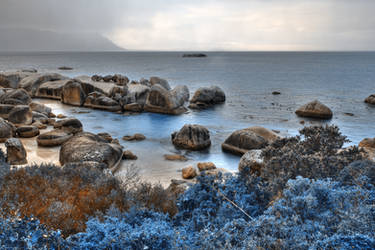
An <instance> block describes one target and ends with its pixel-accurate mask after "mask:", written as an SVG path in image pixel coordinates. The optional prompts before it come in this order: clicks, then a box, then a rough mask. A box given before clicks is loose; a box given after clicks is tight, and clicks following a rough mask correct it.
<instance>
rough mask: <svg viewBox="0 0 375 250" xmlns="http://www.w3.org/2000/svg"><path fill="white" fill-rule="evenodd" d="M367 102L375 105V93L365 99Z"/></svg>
mask: <svg viewBox="0 0 375 250" xmlns="http://www.w3.org/2000/svg"><path fill="white" fill-rule="evenodd" d="M365 103H368V104H372V105H375V95H370V96H369V97H367V98H366V99H365Z"/></svg>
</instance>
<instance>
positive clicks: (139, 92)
mask: <svg viewBox="0 0 375 250" xmlns="http://www.w3.org/2000/svg"><path fill="white" fill-rule="evenodd" d="M150 90H151V89H150V87H148V86H146V85H142V84H139V83H135V84H130V85H129V86H128V91H127V94H126V96H124V97H122V99H121V100H120V103H121V105H122V107H123V108H124V110H125V111H135V112H141V111H143V107H144V105H145V103H146V100H147V97H148V94H149V93H150Z"/></svg>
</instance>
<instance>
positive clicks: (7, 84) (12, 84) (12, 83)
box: [0, 71, 31, 89]
mask: <svg viewBox="0 0 375 250" xmlns="http://www.w3.org/2000/svg"><path fill="white" fill-rule="evenodd" d="M30 75H31V73H29V72H21V71H16V72H14V71H12V72H1V73H0V86H1V87H3V88H13V89H17V88H18V86H19V83H20V81H21V80H22V79H23V78H25V77H28V76H30Z"/></svg>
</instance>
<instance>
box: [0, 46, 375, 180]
mask: <svg viewBox="0 0 375 250" xmlns="http://www.w3.org/2000/svg"><path fill="white" fill-rule="evenodd" d="M183 53H184V52H128V51H126V52H27V53H26V52H22V53H0V71H7V70H14V69H25V68H35V69H37V70H38V71H39V72H58V73H61V74H63V75H66V76H69V77H75V76H79V75H90V76H91V75H94V74H99V75H108V74H117V73H119V74H123V75H126V76H127V77H129V79H130V80H140V79H141V78H149V77H151V76H159V77H161V78H165V79H167V80H168V82H169V83H170V85H171V86H172V87H174V86H177V85H186V86H188V88H189V90H190V94H191V96H192V95H193V94H194V92H195V90H197V89H198V88H199V87H203V86H211V85H217V86H219V87H221V88H222V89H223V90H224V92H225V93H226V97H227V100H226V102H225V104H222V105H217V106H214V107H212V108H209V109H206V110H201V111H195V110H189V111H188V112H187V113H186V114H182V115H179V116H171V115H163V114H152V113H142V114H136V115H123V114H115V113H109V112H105V111H100V110H88V109H85V108H77V107H72V106H67V105H63V104H61V103H59V102H56V101H50V100H43V102H44V103H47V105H50V106H51V107H52V108H53V110H54V112H55V113H63V114H66V115H69V116H74V117H77V118H78V119H80V120H81V121H82V123H83V125H84V130H86V131H90V132H94V133H99V132H108V133H110V134H111V135H112V136H113V137H114V138H118V139H119V140H120V142H121V144H122V145H123V146H124V148H125V149H126V150H131V151H132V152H133V153H135V154H136V155H137V156H138V160H137V161H133V162H132V163H131V164H130V163H129V164H130V165H131V167H134V168H137V169H139V172H140V174H141V175H142V176H145V177H146V178H147V179H149V180H152V181H156V182H162V183H164V182H167V181H169V180H170V179H171V178H179V177H180V176H181V173H180V171H181V169H182V168H183V167H185V166H188V165H192V166H194V165H195V164H196V163H197V162H205V161H212V162H214V163H215V164H216V166H217V167H219V168H224V169H226V170H228V171H233V172H235V171H236V170H237V168H238V163H239V160H240V157H239V156H234V155H231V154H228V153H224V152H222V150H221V143H223V142H224V140H225V139H226V138H227V137H228V136H229V135H230V134H231V133H232V132H233V131H235V130H238V129H243V128H247V127H251V126H263V127H266V128H269V129H272V130H275V131H277V132H279V133H280V135H282V136H294V135H297V134H298V131H299V130H300V129H302V128H303V126H310V125H320V124H335V125H337V126H338V127H339V128H340V130H341V132H342V133H343V134H344V135H346V136H347V137H348V139H349V140H350V141H351V142H349V143H347V145H346V146H349V145H356V144H358V143H359V142H360V141H361V140H362V139H363V138H366V137H375V106H371V105H369V104H366V103H364V99H365V98H366V97H367V96H369V95H370V94H375V52H204V53H205V54H207V57H200V58H186V57H182V55H183ZM60 66H69V67H72V68H73V70H71V71H60V70H58V69H57V68H58V67H60ZM273 91H278V92H280V93H281V94H280V95H272V92H273ZM315 99H318V100H319V101H321V102H322V103H324V104H326V105H327V106H328V107H330V108H331V109H332V111H333V114H334V115H333V118H332V119H331V120H329V121H319V120H313V119H306V118H299V117H297V116H296V115H295V113H294V112H295V110H296V109H297V108H298V107H299V106H301V105H303V104H305V103H307V102H310V101H313V100H315ZM87 112H88V113H87ZM302 120H303V121H304V122H305V124H304V125H302V124H301V123H300V122H301V121H302ZM184 124H200V125H203V126H206V127H207V128H208V129H209V131H210V135H211V140H212V146H211V147H210V148H209V149H208V150H205V151H201V152H189V151H185V150H179V149H176V148H175V147H174V146H173V145H172V143H171V134H172V133H173V132H174V131H177V130H179V129H180V128H181V127H182V126H183V125H184ZM134 133H142V134H144V135H145V136H146V137H147V139H146V140H145V141H142V142H125V141H122V140H121V137H122V136H124V135H132V134H134ZM175 153H178V154H184V155H185V156H187V157H188V158H189V161H188V162H169V161H165V160H164V158H163V155H164V154H175ZM129 164H128V163H127V164H124V168H125V165H126V168H129ZM119 172H120V173H121V169H120V171H119Z"/></svg>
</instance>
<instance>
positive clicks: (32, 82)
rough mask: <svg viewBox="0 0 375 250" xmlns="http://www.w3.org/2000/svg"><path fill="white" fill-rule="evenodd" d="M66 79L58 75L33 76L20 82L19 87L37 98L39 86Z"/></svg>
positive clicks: (38, 74)
mask: <svg viewBox="0 0 375 250" xmlns="http://www.w3.org/2000/svg"><path fill="white" fill-rule="evenodd" d="M64 79H67V77H65V76H62V75H60V74H56V73H46V74H40V73H37V74H31V75H29V76H27V77H25V78H23V79H22V80H21V81H20V83H19V87H20V88H23V89H25V90H26V91H27V92H28V93H30V95H31V96H35V94H36V92H37V91H38V88H39V86H40V85H42V84H43V83H45V82H49V81H58V80H64Z"/></svg>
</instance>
